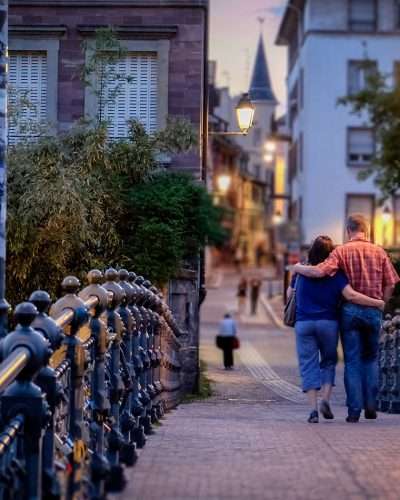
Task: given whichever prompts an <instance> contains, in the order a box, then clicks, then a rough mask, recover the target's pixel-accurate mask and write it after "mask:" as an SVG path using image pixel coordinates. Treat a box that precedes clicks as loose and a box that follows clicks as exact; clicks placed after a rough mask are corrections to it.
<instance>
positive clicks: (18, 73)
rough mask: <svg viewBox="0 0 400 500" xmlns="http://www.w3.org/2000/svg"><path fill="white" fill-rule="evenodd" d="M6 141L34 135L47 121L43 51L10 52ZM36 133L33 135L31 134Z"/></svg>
mask: <svg viewBox="0 0 400 500" xmlns="http://www.w3.org/2000/svg"><path fill="white" fill-rule="evenodd" d="M8 78H9V86H10V92H9V94H10V107H11V109H13V108H14V109H13V116H11V117H10V125H9V127H10V128H9V132H8V135H9V140H10V142H11V143H15V142H17V141H18V140H21V139H22V138H26V137H29V136H34V135H36V133H37V130H38V127H37V126H36V127H35V125H39V124H40V123H43V122H45V121H46V120H47V54H46V52H10V54H9V76H8ZM35 131H36V132H35Z"/></svg>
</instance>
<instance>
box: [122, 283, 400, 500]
mask: <svg viewBox="0 0 400 500" xmlns="http://www.w3.org/2000/svg"><path fill="white" fill-rule="evenodd" d="M225 285H226V283H225ZM225 285H224V284H223V285H222V286H221V288H220V289H218V290H213V291H212V292H211V293H210V295H209V297H208V300H207V303H206V304H205V308H204V310H203V319H204V323H203V327H202V357H203V359H205V360H206V361H207V363H208V366H209V375H210V377H211V378H212V379H213V381H214V386H215V395H214V396H213V397H212V398H210V399H208V400H206V401H203V402H195V403H192V404H183V405H181V406H180V407H179V408H178V409H177V410H175V411H173V412H171V413H170V414H169V415H167V416H166V418H165V420H164V421H163V424H162V426H161V427H160V428H159V429H157V433H156V435H155V436H152V438H151V439H149V441H148V444H147V445H146V447H145V449H144V450H143V452H142V453H141V454H140V455H141V456H140V458H139V461H138V463H137V465H136V466H135V467H134V468H133V469H132V472H131V474H130V476H131V477H130V483H129V486H128V489H127V491H126V492H125V493H124V494H123V495H120V496H119V497H116V498H124V499H132V500H139V499H140V500H156V499H157V500H158V499H160V500H161V499H162V500H191V499H193V500H194V499H197V500H228V499H237V500H245V499H246V500H264V499H271V500H280V499H282V500H290V499H301V500H303V499H304V500H330V499H332V500H333V499H335V500H336V499H351V500H356V499H357V500H362V499H393V500H395V499H396V500H397V499H398V498H399V497H400V494H399V492H398V483H399V480H400V445H399V437H398V436H399V423H400V416H396V415H379V419H378V420H377V421H373V422H371V421H365V420H364V421H361V422H360V423H359V424H356V425H355V424H347V423H345V422H344V417H345V407H344V394H343V389H342V385H341V384H339V386H338V388H337V391H336V398H335V404H334V412H335V415H336V419H335V420H334V421H330V422H328V421H322V422H320V424H318V425H310V424H307V423H306V422H305V419H306V416H307V407H306V405H305V404H304V399H303V397H302V394H301V392H300V391H299V389H298V388H297V387H296V383H297V381H298V375H297V370H296V360H295V355H294V341H293V336H292V335H290V333H289V332H287V331H286V332H285V331H283V332H282V331H279V330H277V329H276V328H274V327H273V326H272V325H271V324H270V323H268V322H267V323H266V325H264V326H263V327H262V326H260V325H242V327H241V337H242V345H244V352H242V353H241V354H240V355H236V363H237V365H236V369H235V370H234V371H233V372H226V371H225V370H223V369H222V368H221V353H220V352H219V351H218V350H217V349H216V348H215V347H214V335H215V329H216V325H215V324H214V323H213V321H212V318H213V317H214V316H215V317H219V314H217V313H216V308H218V306H219V307H221V304H222V303H225V302H226V301H229V297H230V291H229V288H226V287H225V288H224V286H225ZM242 360H243V362H242ZM293 394H297V396H298V398H297V397H292V398H291V396H293ZM290 398H291V399H290Z"/></svg>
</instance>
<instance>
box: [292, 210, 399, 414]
mask: <svg viewBox="0 0 400 500" xmlns="http://www.w3.org/2000/svg"><path fill="white" fill-rule="evenodd" d="M346 229H347V233H348V237H349V241H348V242H347V243H345V244H344V245H341V246H338V247H336V248H334V245H333V242H332V240H331V239H330V238H329V237H327V236H319V237H318V238H317V239H316V240H315V241H314V243H313V245H312V247H311V249H310V251H309V255H308V264H307V265H303V264H296V265H295V266H294V269H293V271H294V276H293V279H292V283H291V286H290V288H289V294H292V293H295V294H296V295H295V298H296V323H295V331H296V344H297V353H298V358H299V365H300V374H301V378H302V384H303V390H304V392H306V393H307V394H308V397H309V401H310V404H311V413H310V416H309V419H308V421H309V422H310V423H317V422H318V420H319V414H318V406H317V405H318V403H317V393H318V391H319V390H321V393H322V402H321V404H320V408H319V409H320V412H321V414H322V415H323V417H324V418H326V419H332V418H334V416H333V414H332V411H331V408H330V396H331V392H332V387H333V386H334V382H335V368H336V363H337V345H338V340H339V331H340V335H341V342H342V346H343V352H344V362H345V373H344V381H345V388H346V395H347V403H346V404H347V408H348V416H347V419H346V421H347V422H353V423H355V422H358V420H359V418H360V415H361V412H362V410H363V409H364V416H365V418H367V419H375V418H376V416H377V415H376V397H377V393H378V341H379V333H380V328H381V321H382V311H383V308H384V305H385V301H387V300H388V299H389V298H390V296H391V295H392V292H393V289H394V286H395V284H396V283H397V282H398V281H399V277H398V275H397V273H396V271H395V269H394V268H393V265H392V263H391V262H390V259H389V257H388V256H387V254H386V252H385V251H384V250H383V248H381V247H379V246H377V245H374V244H373V243H371V242H370V241H369V240H368V237H367V235H368V224H367V221H366V219H365V218H364V217H363V216H362V215H352V216H350V217H349V218H348V220H347V224H346Z"/></svg>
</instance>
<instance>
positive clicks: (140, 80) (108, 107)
mask: <svg viewBox="0 0 400 500" xmlns="http://www.w3.org/2000/svg"><path fill="white" fill-rule="evenodd" d="M109 69H110V71H109V72H108V74H111V75H115V76H116V78H110V80H111V81H109V82H108V83H107V85H106V88H105V89H104V92H103V103H104V116H103V119H104V120H107V121H108V122H109V135H110V137H111V138H120V137H127V135H128V120H132V119H136V120H138V121H140V122H141V123H142V124H143V125H144V127H145V129H146V132H147V133H150V134H151V133H153V132H155V131H156V130H157V116H158V62H157V55H156V54H153V53H129V54H128V55H126V56H124V57H123V58H122V59H120V60H119V61H118V62H116V63H113V64H111V65H110V68H109Z"/></svg>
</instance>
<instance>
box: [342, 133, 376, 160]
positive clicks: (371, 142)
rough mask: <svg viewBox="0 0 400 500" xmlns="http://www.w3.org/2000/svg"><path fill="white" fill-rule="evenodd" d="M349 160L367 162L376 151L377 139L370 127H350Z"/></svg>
mask: <svg viewBox="0 0 400 500" xmlns="http://www.w3.org/2000/svg"><path fill="white" fill-rule="evenodd" d="M348 144H349V162H350V163H353V164H367V163H370V162H371V159H372V157H373V155H374V153H375V139H374V134H373V131H372V130H370V129H349V137H348Z"/></svg>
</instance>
